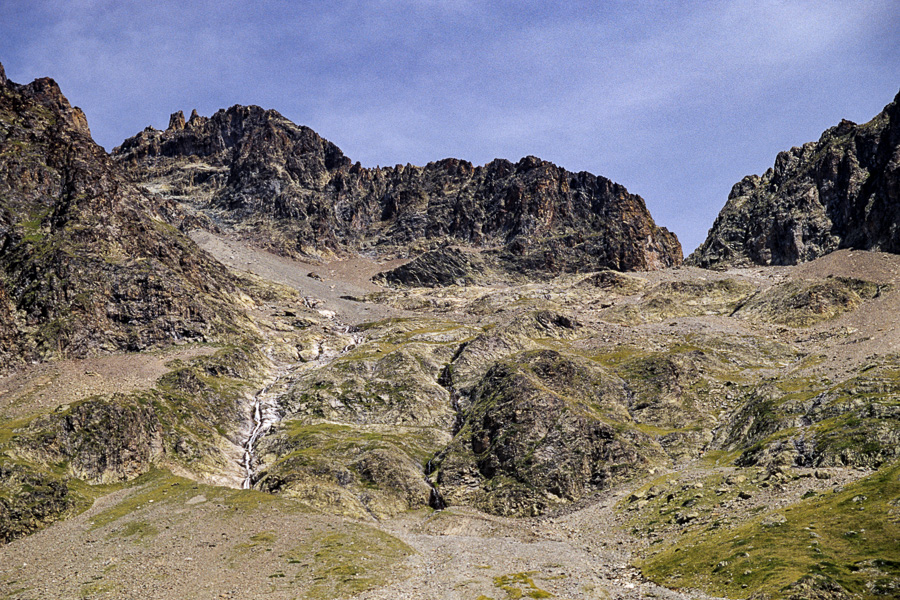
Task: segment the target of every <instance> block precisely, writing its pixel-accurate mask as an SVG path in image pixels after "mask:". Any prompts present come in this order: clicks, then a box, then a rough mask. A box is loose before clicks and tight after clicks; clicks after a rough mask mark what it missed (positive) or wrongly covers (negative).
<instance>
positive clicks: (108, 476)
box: [0, 233, 900, 600]
mask: <svg viewBox="0 0 900 600" xmlns="http://www.w3.org/2000/svg"><path fill="white" fill-rule="evenodd" d="M197 235H198V237H196V238H195V239H197V240H198V241H199V243H200V244H201V245H202V246H203V247H204V248H206V249H207V250H208V251H211V252H213V253H214V254H215V255H217V256H218V258H219V259H220V260H222V261H223V262H225V263H226V264H228V265H229V266H231V267H232V268H233V269H235V271H234V274H233V277H235V279H236V280H237V281H240V282H242V283H241V285H242V286H243V287H242V289H243V290H244V292H245V293H246V294H247V296H248V298H251V299H252V300H253V302H254V308H252V309H251V310H250V311H249V312H248V313H247V314H248V318H250V319H252V321H253V322H254V323H255V326H254V327H255V329H254V337H253V338H252V339H253V340H254V341H252V346H253V347H256V348H258V351H257V352H256V354H253V353H249V354H248V353H247V352H246V351H241V352H240V353H238V354H235V350H234V349H229V348H234V346H233V345H232V346H230V347H229V346H216V345H199V346H198V345H188V346H182V347H180V348H178V347H175V348H173V349H172V350H170V351H167V352H162V353H156V354H149V355H147V354H145V355H122V356H110V357H107V358H103V359H90V360H92V361H94V362H91V363H82V362H77V361H71V362H60V363H53V364H51V365H45V364H42V365H35V366H33V367H28V368H25V369H22V370H20V371H19V372H17V373H15V374H13V375H12V376H10V377H7V378H5V379H3V380H0V381H2V382H3V384H4V387H5V388H6V390H7V391H6V392H4V394H3V396H0V398H3V399H4V401H5V402H4V404H3V410H4V429H3V430H2V436H0V443H2V444H3V450H2V452H3V457H4V465H7V468H10V469H19V471H16V472H17V473H19V474H18V475H16V476H10V477H8V478H7V484H6V486H5V487H3V488H0V506H2V507H4V510H6V511H7V512H6V513H5V514H7V515H10V516H9V517H7V518H16V519H19V520H20V522H22V519H23V518H24V519H25V520H24V522H25V523H26V525H27V526H26V527H24V528H23V529H18V530H12V531H9V532H8V534H7V535H9V536H10V539H12V540H13V541H11V542H9V543H7V544H6V545H5V546H3V547H2V548H0V554H2V556H3V561H2V562H3V565H4V567H3V570H2V571H0V594H3V595H5V596H6V597H10V598H23V599H24V598H44V597H59V598H82V597H96V598H120V597H133V596H135V595H139V596H144V597H157V598H185V597H223V598H228V597H234V598H237V597H247V596H248V595H257V596H263V595H265V596H267V597H268V596H271V597H273V598H281V597H283V598H296V597H305V598H319V597H321V598H351V597H356V598H395V597H402V598H434V597H446V598H461V599H462V598H471V599H478V598H482V599H485V598H493V599H495V600H498V599H503V598H516V597H535V598H540V597H548V598H549V597H558V598H572V599H576V598H652V597H657V598H673V599H675V598H705V597H728V598H746V597H749V596H751V595H754V594H755V596H754V597H755V598H764V597H771V598H778V597H785V598H786V597H796V598H802V597H808V594H811V593H817V594H830V595H822V596H821V597H828V598H853V597H863V598H882V597H891V594H892V593H894V592H893V590H896V589H897V587H896V586H898V585H900V583H898V582H900V573H898V572H896V567H895V565H896V564H897V562H898V561H896V559H897V558H898V557H897V556H896V549H897V547H898V546H897V544H896V541H897V539H898V523H900V512H898V511H900V508H898V504H900V479H898V472H897V457H896V448H897V447H898V444H897V442H898V438H897V436H898V428H897V425H896V417H895V416H894V412H895V410H896V409H895V407H896V406H897V400H896V398H897V397H900V396H898V395H897V391H898V386H900V381H898V379H897V373H900V359H898V356H897V349H896V348H895V344H896V343H897V342H896V339H897V338H896V337H895V335H894V330H893V327H892V326H891V325H890V323H891V322H892V315H893V314H895V313H896V311H897V310H898V308H900V288H898V287H897V286H898V285H900V259H898V257H896V256H893V255H886V254H879V253H872V252H851V251H841V252H837V253H834V254H831V255H829V256H827V257H825V258H823V259H820V260H818V261H815V262H812V263H809V264H807V265H803V266H800V267H780V268H766V269H762V268H748V269H734V270H730V271H715V272H713V271H703V270H700V269H695V268H688V267H684V268H679V269H671V270H664V271H658V272H653V273H641V274H622V273H615V272H611V271H600V272H597V273H593V274H571V275H562V276H560V277H557V278H555V279H552V280H548V281H543V282H538V283H527V284H512V285H511V284H506V283H494V284H491V285H477V284H475V283H471V284H469V285H458V284H457V283H455V282H454V283H451V284H450V285H446V286H443V287H409V286H408V285H404V286H402V287H397V288H386V287H381V286H379V285H377V284H374V283H373V282H372V281H371V278H372V276H373V275H375V274H377V273H378V272H380V271H384V270H389V269H392V268H395V267H396V264H382V265H379V264H377V263H374V262H366V261H364V260H362V259H357V260H355V261H340V260H337V261H333V262H330V263H328V262H326V263H319V264H314V263H301V262H296V261H293V260H291V259H287V258H285V257H282V256H278V255H274V254H270V253H268V252H265V251H260V250H254V249H252V248H251V247H249V246H246V245H244V244H242V243H240V242H238V241H237V240H235V239H233V238H224V237H219V236H215V235H212V234H208V233H202V234H197ZM432 268H437V269H441V268H443V267H442V263H441V262H440V261H438V262H437V263H434V264H433V265H432ZM310 273H313V274H315V275H316V277H312V276H310V275H309V274H310ZM247 343H251V342H247ZM142 357H143V358H145V359H146V361H142V360H141V358H142ZM136 361H137V362H136ZM138 362H140V365H141V366H140V367H138V366H137V364H138ZM87 365H90V366H87ZM279 365H280V366H279ZM286 365H287V368H286V367H285V366H286ZM88 372H89V373H91V374H87V373H88ZM117 372H118V373H119V374H121V376H122V381H123V386H122V387H121V388H120V389H117V390H115V391H116V392H118V394H115V395H112V396H110V392H112V391H113V390H111V389H109V388H108V387H105V384H101V383H100V382H101V381H107V380H108V379H109V378H115V376H116V375H115V374H116V373H117ZM276 372H278V373H280V374H281V375H280V378H279V379H278V384H277V387H276V388H274V389H273V391H272V393H273V394H274V396H273V397H274V398H277V422H275V423H274V424H273V425H272V427H271V429H270V430H268V431H267V433H266V434H265V435H263V436H262V437H261V438H260V439H259V440H258V442H257V444H256V447H255V458H254V473H253V478H252V481H253V487H254V488H255V489H252V490H240V489H237V488H239V487H240V480H241V479H242V477H243V473H242V470H241V469H242V468H241V458H240V454H241V449H240V445H241V444H242V443H243V440H244V438H245V437H246V436H247V435H248V434H249V429H250V426H251V424H252V415H251V414H249V410H250V406H251V403H252V399H253V397H254V395H255V394H256V393H258V391H259V390H261V389H263V388H265V387H266V386H268V385H271V382H272V381H273V376H274V374H275V373H276ZM94 373H96V374H94ZM51 374H52V376H51ZM67 378H71V382H72V387H71V388H69V390H70V391H71V393H72V394H77V396H76V397H80V396H84V395H89V396H90V397H91V398H92V399H89V400H87V401H81V402H79V401H78V400H74V401H73V400H68V401H67V395H66V392H65V390H66V389H67V388H66V387H65V386H64V385H62V384H61V382H63V381H65V380H66V379H67ZM128 381H131V382H132V383H127V382H128ZM94 382H97V383H94ZM79 390H81V391H80V392H79ZM129 390H131V391H129ZM42 393H43V394H44V395H43V396H42V395H41V394H42ZM128 394H131V396H129V395H128ZM146 395H149V396H150V397H151V398H150V401H149V403H148V400H147V396H146ZM106 398H109V400H105V399H106ZM129 398H131V399H129ZM204 399H205V400H204ZM213 399H215V400H214V401H215V402H218V403H220V406H222V408H223V409H225V412H224V413H223V414H220V415H217V416H216V417H213V416H212V415H209V416H204V414H203V409H202V407H201V405H197V404H195V403H196V402H198V401H200V402H209V401H210V400H213ZM92 402H93V403H97V402H100V403H101V405H102V406H106V407H107V408H104V410H110V408H109V407H118V408H116V409H115V410H117V411H119V412H118V413H116V414H118V415H119V417H117V419H118V420H120V421H121V420H122V419H123V418H124V420H125V421H128V419H132V418H134V419H137V420H136V421H134V425H132V427H137V429H136V430H134V431H137V432H145V433H141V434H140V435H137V437H135V434H132V435H131V439H130V443H129V444H128V445H126V446H123V451H122V452H125V454H124V455H121V452H120V455H119V457H118V458H117V459H115V460H113V456H112V455H110V454H109V452H108V451H107V452H100V451H99V450H98V449H97V446H94V445H91V443H89V441H88V438H86V437H85V436H84V435H83V434H78V430H79V428H80V427H88V428H90V427H91V425H89V423H91V422H92V421H91V419H97V418H99V417H98V415H100V414H104V413H99V412H97V411H98V410H99V408H97V407H96V406H94V404H92ZM223 402H224V404H221V403H223ZM104 403H105V404H104ZM97 406H100V405H97ZM129 406H135V407H145V408H140V410H142V411H144V412H139V413H133V414H134V415H135V417H123V416H122V415H126V414H132V413H129V412H127V411H128V410H131V409H129V408H128V407H129ZM182 407H183V408H182ZM226 407H228V408H226ZM185 409H187V410H188V411H189V412H181V411H183V410H185ZM79 410H80V411H81V412H80V413H77V414H80V415H82V416H80V417H78V418H79V419H81V420H80V421H78V420H75V415H76V411H79ZM91 411H93V412H91ZM122 411H126V412H122ZM173 413H174V416H175V417H177V418H173V416H172V415H173ZM138 414H140V415H144V416H141V417H137V415H138ZM41 415H47V416H41ZM55 415H61V416H62V417H64V418H65V419H67V420H66V421H65V422H66V423H70V424H72V425H70V426H67V427H66V428H62V429H54V428H55V427H57V426H56V425H54V423H55V422H56V421H54V419H55V418H56V417H55ZM179 415H181V416H179ZM35 417H37V418H35ZM85 419H87V420H85ZM81 423H83V424H81ZM192 424H193V425H192ZM201 425H202V426H201ZM198 426H200V429H197V427H198ZM203 431H208V433H203ZM198 432H199V433H198ZM141 435H145V436H147V437H146V440H147V441H146V444H147V446H146V447H144V446H141V445H140V444H137V445H135V444H136V443H137V442H136V440H138V441H139V440H140V439H142V438H141V437H140V436H141ZM35 436H43V437H38V438H36V437H35ZM48 436H53V437H48ZM73 436H75V437H73ZM79 436H80V437H79ZM34 439H42V440H44V442H42V444H43V446H41V448H42V450H41V452H37V451H36V447H35V446H33V445H32V442H31V441H30V440H34ZM103 439H105V442H104V444H106V446H107V447H115V444H116V443H117V442H115V441H114V440H115V439H117V438H115V437H114V436H113V437H112V438H109V437H107V438H103ZM857 439H858V440H859V441H852V440H857ZM47 440H54V441H51V442H50V444H49V446H48V445H47ZM144 448H146V449H144ZM126 449H127V450H126ZM98 452H99V453H98ZM122 456H125V457H126V458H124V459H123V458H122ZM29 477H30V478H31V479H28V478H29ZM16 482H20V483H18V484H17V483H16ZM29 482H30V483H29ZM17 485H18V487H17ZM27 490H32V491H30V492H29V491H27ZM26 506H30V507H32V509H31V512H30V513H27V514H29V515H30V516H28V517H24V515H25V514H26V513H24V512H22V511H24V510H28V509H26V508H25V507H26ZM35 506H39V507H40V506H42V507H44V508H45V509H46V510H43V512H41V511H35V510H34V507H35ZM822 515H828V518H827V519H826V520H823V517H822ZM57 519H62V520H61V521H59V522H57V523H55V524H52V525H50V526H49V527H48V526H47V525H48V524H50V523H52V522H53V521H55V520H57ZM29 523H30V525H28V524H29ZM30 531H37V532H36V533H32V534H31V535H28V536H27V537H20V536H21V535H22V534H23V533H28V532H30ZM15 538H19V539H15ZM757 540H758V541H757ZM58 547H67V548H72V549H73V550H72V552H68V553H58V552H52V551H51V550H50V549H51V548H58ZM774 548H778V549H779V550H778V551H775V550H774ZM148 566H149V567H148ZM804 594H807V596H804ZM0 597H2V596H0Z"/></svg>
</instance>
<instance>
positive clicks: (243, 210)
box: [113, 106, 682, 273]
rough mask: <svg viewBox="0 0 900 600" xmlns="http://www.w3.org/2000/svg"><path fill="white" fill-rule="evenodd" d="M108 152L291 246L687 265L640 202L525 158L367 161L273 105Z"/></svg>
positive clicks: (592, 179)
mask: <svg viewBox="0 0 900 600" xmlns="http://www.w3.org/2000/svg"><path fill="white" fill-rule="evenodd" d="M113 156H114V158H115V160H116V161H117V162H119V164H121V165H122V166H123V167H124V168H125V169H126V170H127V171H128V172H129V173H131V175H132V178H133V179H134V180H135V181H138V182H141V183H142V184H144V185H147V186H148V187H149V188H151V189H164V190H166V193H167V194H168V195H169V197H172V198H175V199H177V200H179V201H181V202H183V203H185V204H188V205H191V206H192V208H193V209H196V210H198V211H214V212H215V215H216V218H217V219H218V220H220V221H222V222H224V224H225V226H226V227H228V228H231V229H232V230H233V231H235V232H238V233H240V234H242V235H244V236H246V237H248V238H250V239H251V240H252V241H254V242H255V243H257V244H260V245H262V246H265V247H268V248H270V249H273V250H276V251H278V252H281V253H285V254H292V255H296V254H301V255H314V256H321V255H327V254H333V253H346V252H359V251H364V252H368V253H375V254H380V255H403V254H406V253H408V252H410V251H412V252H413V253H416V254H418V253H420V252H424V251H428V250H433V249H436V248H440V247H443V246H445V245H447V244H451V245H464V246H467V247H470V248H473V249H478V250H484V249H488V248H489V249H491V250H490V251H491V252H493V253H495V254H497V255H498V256H501V257H502V258H503V260H502V261H501V262H503V263H504V264H505V265H506V268H508V269H512V270H515V271H523V272H524V271H532V272H536V273H553V272H561V271H579V270H592V269H597V268H601V267H609V268H614V269H619V270H632V269H641V270H643V269H656V268H661V267H666V266H671V265H677V264H680V263H681V259H682V254H681V246H680V245H679V243H678V240H677V238H676V237H675V235H674V234H672V233H670V232H669V231H667V230H666V229H664V228H660V227H657V226H656V224H655V223H654V222H653V219H652V217H651V216H650V213H649V212H648V210H647V208H646V205H645V204H644V201H643V199H642V198H640V197H639V196H636V195H633V194H629V193H628V191H627V190H626V189H625V188H624V187H622V186H621V185H618V184H616V183H613V182H612V181H609V180H608V179H605V178H603V177H598V176H595V175H592V174H590V173H585V172H582V173H571V172H569V171H566V170H565V169H563V168H561V167H558V166H556V165H554V164H552V163H550V162H547V161H543V160H541V159H539V158H536V157H533V156H528V157H526V158H523V159H521V160H520V161H518V162H517V163H513V162H510V161H508V160H502V159H498V160H494V161H492V162H490V163H488V164H486V165H484V166H479V167H476V166H473V165H472V164H471V163H469V162H467V161H464V160H459V159H454V158H448V159H444V160H441V161H437V162H432V163H429V164H427V165H426V166H424V167H418V166H413V165H397V166H395V167H383V168H381V167H379V168H364V167H362V165H360V164H359V163H355V164H354V163H353V162H352V161H351V160H350V159H349V158H347V157H346V156H345V155H344V153H343V152H342V151H341V150H340V148H338V147H337V146H336V145H334V144H333V143H331V142H329V141H328V140H325V139H323V138H322V137H321V136H319V135H318V134H317V133H316V132H315V131H313V130H312V129H310V128H308V127H303V126H298V125H296V124H294V123H292V122H291V121H290V120H288V119H286V118H285V117H284V116H282V115H281V114H279V113H278V112H276V111H274V110H264V109H262V108H260V107H258V106H232V107H231V108H229V109H227V110H220V111H218V112H217V113H215V114H214V115H213V116H212V117H209V118H204V117H199V116H195V115H192V116H191V119H190V120H189V121H188V123H187V125H186V127H185V128H184V129H177V128H171V127H170V128H169V130H167V131H165V132H156V131H154V132H152V134H147V133H146V132H142V133H140V134H138V135H136V136H134V137H132V138H129V139H127V140H125V142H123V144H122V145H121V146H120V147H118V148H116V149H115V150H114V151H113Z"/></svg>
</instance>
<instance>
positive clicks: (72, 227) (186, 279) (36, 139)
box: [0, 78, 238, 369]
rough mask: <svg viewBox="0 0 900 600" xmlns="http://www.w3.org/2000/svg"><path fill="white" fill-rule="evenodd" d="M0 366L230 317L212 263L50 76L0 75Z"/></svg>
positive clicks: (191, 329)
mask: <svg viewBox="0 0 900 600" xmlns="http://www.w3.org/2000/svg"><path fill="white" fill-rule="evenodd" d="M0 173H3V177H2V179H0V369H5V368H6V367H7V366H9V365H11V364H13V363H14V362H17V361H21V360H23V359H46V358H54V357H60V356H66V357H79V356H85V355H90V354H94V353H97V352H106V351H122V350H141V349H145V348H148V347H154V346H160V345H167V344H170V343H172V342H173V341H175V340H176V339H184V338H194V339H202V338H204V337H207V336H215V335H216V334H217V332H220V331H223V330H224V329H225V328H226V327H229V326H233V325H234V319H235V318H237V316H236V315H237V314H238V311H237V310H236V308H235V306H233V305H232V296H231V294H232V293H234V292H235V289H236V288H235V287H234V284H233V282H232V281H231V278H230V276H229V275H228V274H227V272H226V271H225V269H224V267H222V266H221V265H220V264H219V263H217V262H215V261H214V260H213V259H212V258H211V257H209V256H208V255H206V254H205V253H204V252H202V251H201V250H200V249H199V248H198V247H197V246H196V245H194V244H193V243H192V242H191V241H190V240H188V239H187V238H185V237H184V236H183V235H181V234H180V233H178V232H177V231H175V230H173V229H172V228H171V227H169V226H168V225H165V224H164V223H163V222H162V221H161V219H160V217H159V216H157V215H159V214H165V211H166V210H167V206H166V205H164V204H159V203H156V204H151V202H150V201H149V198H148V197H147V196H146V194H145V193H144V192H143V191H142V190H141V189H139V188H138V187H137V186H134V185H132V184H130V183H129V182H128V181H127V180H126V178H125V177H124V176H123V174H122V173H121V170H120V168H119V167H118V165H116V164H115V163H114V162H113V161H112V160H111V159H110V158H109V156H108V155H107V154H106V152H105V151H104V150H103V148H101V147H100V146H98V145H97V144H96V143H95V142H94V141H93V139H91V137H90V131H89V130H88V128H87V121H86V120H85V119H84V114H83V113H82V112H81V110H80V109H77V108H73V107H72V106H71V105H70V104H69V101H68V100H67V99H66V97H65V96H63V94H62V92H61V91H60V89H59V86H58V85H57V84H56V83H55V82H54V81H53V80H52V79H47V78H44V79H37V80H35V81H34V82H32V83H30V84H27V85H19V84H16V83H13V82H7V83H6V84H5V85H4V86H2V87H0Z"/></svg>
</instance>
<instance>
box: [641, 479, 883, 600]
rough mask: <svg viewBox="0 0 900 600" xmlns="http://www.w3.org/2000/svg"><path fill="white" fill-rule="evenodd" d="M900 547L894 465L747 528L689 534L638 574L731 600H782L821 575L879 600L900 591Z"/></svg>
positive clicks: (768, 514) (756, 520)
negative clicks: (767, 598)
mask: <svg viewBox="0 0 900 600" xmlns="http://www.w3.org/2000/svg"><path fill="white" fill-rule="evenodd" d="M898 540H900V464H898V463H893V464H892V465H889V466H885V467H883V468H882V469H881V470H879V471H878V472H876V473H874V474H873V475H870V476H868V477H865V478H863V479H861V480H859V481H857V482H855V483H853V484H851V485H847V486H846V487H845V488H843V489H836V490H834V491H833V492H830V493H825V494H817V495H814V496H811V497H808V498H807V499H805V500H801V501H799V502H796V503H794V504H792V505H790V506H788V507H787V508H784V509H781V510H777V511H768V512H764V513H763V514H761V515H759V516H758V517H756V518H754V519H753V520H751V521H750V522H748V523H745V524H742V525H738V526H736V527H733V528H729V527H723V528H719V529H718V530H714V529H713V530H709V529H707V530H703V531H692V532H688V533H686V534H684V535H682V536H680V537H679V538H678V540H677V541H676V543H674V544H671V545H668V546H666V547H665V548H663V549H662V550H661V551H660V552H658V553H657V554H655V555H652V556H649V557H647V558H646V559H644V560H643V561H641V562H640V567H641V570H642V571H643V573H644V574H645V575H646V576H648V577H650V578H651V579H652V580H654V581H656V582H658V583H662V584H663V585H667V586H669V587H695V588H700V589H703V590H705V591H707V592H709V593H712V594H715V595H725V596H728V597H731V598H745V597H747V596H748V595H749V594H751V593H757V592H760V593H768V594H771V595H772V596H773V597H782V595H783V594H784V593H785V590H786V589H787V588H788V587H789V586H791V585H792V584H794V583H795V582H797V581H799V580H801V579H802V578H804V577H806V576H809V575H820V576H824V577H826V578H827V579H829V580H832V581H834V582H836V583H837V584H839V585H840V586H842V587H843V588H844V589H846V590H848V591H849V592H851V593H853V594H857V595H858V597H860V598H863V599H865V600H869V599H871V600H875V599H878V598H884V597H885V596H884V593H883V592H886V591H887V590H892V589H893V590H896V589H897V586H898V585H900V545H898ZM879 590H881V591H879ZM887 593H888V595H890V594H891V593H893V592H887Z"/></svg>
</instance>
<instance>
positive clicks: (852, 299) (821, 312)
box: [736, 277, 891, 327]
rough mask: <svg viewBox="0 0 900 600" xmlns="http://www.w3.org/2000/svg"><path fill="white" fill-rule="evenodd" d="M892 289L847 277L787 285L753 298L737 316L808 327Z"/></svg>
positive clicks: (792, 282)
mask: <svg viewBox="0 0 900 600" xmlns="http://www.w3.org/2000/svg"><path fill="white" fill-rule="evenodd" d="M890 289H891V286H889V285H885V284H877V283H873V282H871V281H863V280H860V279H850V278H846V277H829V278H827V279H824V280H810V281H802V280H801V281H787V282H785V283H780V284H777V285H775V286H772V287H771V288H769V289H768V290H766V291H764V292H761V293H759V294H757V295H755V296H754V297H753V298H751V299H749V300H748V301H747V302H746V304H744V305H743V306H742V307H741V308H740V310H738V311H737V312H736V316H739V317H743V318H751V319H759V320H762V321H766V322H769V323H776V324H779V325H787V326H788V327H809V326H810V325H814V324H816V323H821V322H822V321H828V320H831V319H834V318H836V317H838V316H840V315H842V314H843V313H845V312H848V311H851V310H853V309H855V308H856V307H857V306H859V305H860V304H861V303H863V302H864V301H866V300H870V299H872V298H876V297H878V296H879V295H880V294H882V293H884V292H886V291H889V290H890Z"/></svg>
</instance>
